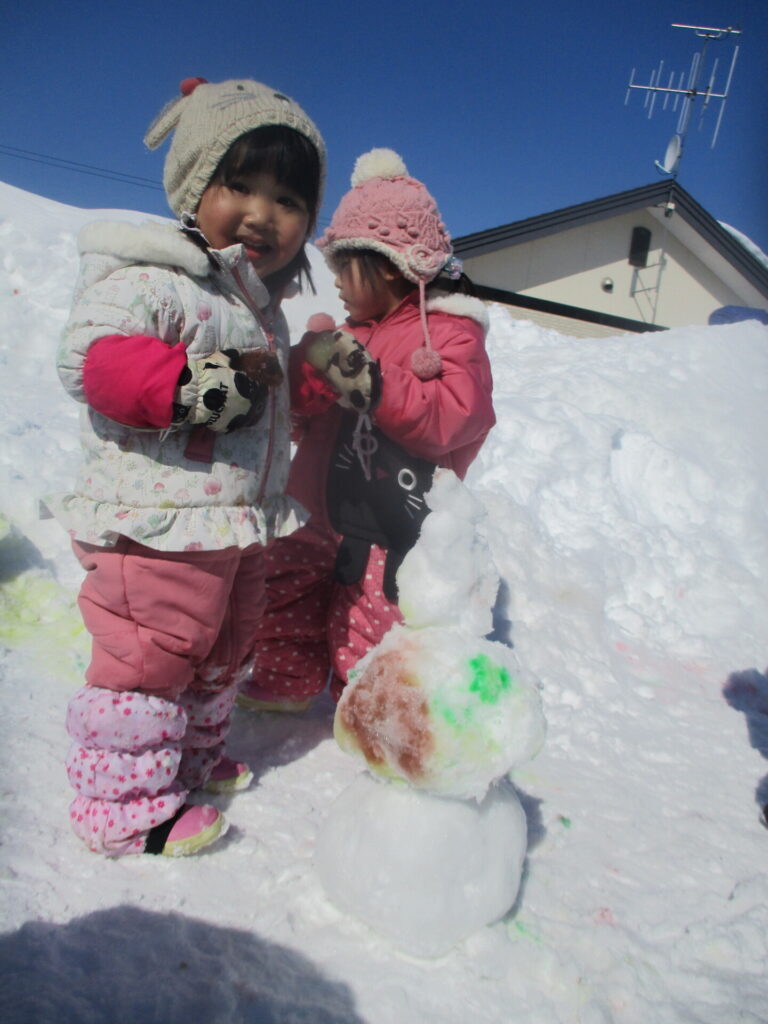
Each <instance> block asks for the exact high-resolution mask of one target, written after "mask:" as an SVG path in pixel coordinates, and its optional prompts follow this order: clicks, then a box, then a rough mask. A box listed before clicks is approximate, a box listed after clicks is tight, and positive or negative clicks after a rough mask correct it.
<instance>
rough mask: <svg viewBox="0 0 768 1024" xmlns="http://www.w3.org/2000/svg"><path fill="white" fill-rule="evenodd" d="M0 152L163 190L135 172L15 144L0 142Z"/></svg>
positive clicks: (123, 182)
mask: <svg viewBox="0 0 768 1024" xmlns="http://www.w3.org/2000/svg"><path fill="white" fill-rule="evenodd" d="M0 153H2V154H4V155H5V156H12V157H15V158H16V159H17V160H29V161H31V162H32V163H38V164H45V165H46V166H48V167H58V168H59V169H60V170H67V171H74V172H75V173H77V174H89V175H90V176H91V177H94V178H106V180H107V181H119V182H121V183H122V184H124V185H136V186H137V187H138V188H151V189H157V190H158V191H159V192H162V191H163V186H162V185H161V184H160V183H159V182H157V181H152V179H151V178H142V177H140V176H139V175H137V174H124V173H123V172H122V171H112V170H110V169H109V168H108V167H94V166H93V165H92V164H82V163H78V162H77V161H76V160H66V159H64V158H62V157H57V156H50V155H49V154H48V153H36V152H34V150H30V149H19V148H17V147H16V146H7V145H5V144H4V143H0Z"/></svg>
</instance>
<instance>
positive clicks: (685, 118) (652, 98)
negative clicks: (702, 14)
mask: <svg viewBox="0 0 768 1024" xmlns="http://www.w3.org/2000/svg"><path fill="white" fill-rule="evenodd" d="M672 28H684V29H690V30H691V31H692V32H693V33H694V34H695V35H696V36H698V37H699V38H700V39H703V40H704V42H703V45H702V47H701V50H700V51H698V52H697V53H694V55H693V57H692V59H691V66H690V68H689V70H688V75H687V80H686V74H685V72H684V71H681V72H680V73H679V74H678V73H676V72H674V71H670V72H669V73H668V77H667V78H666V84H664V81H665V71H664V61H663V60H661V61H659V66H658V68H656V69H655V70H654V71H652V72H651V76H650V81H649V84H648V85H639V84H637V83H636V82H635V68H632V74H631V76H630V79H629V85H628V86H627V95H626V97H625V99H624V106H626V105H627V104H628V103H629V97H630V95H631V90H632V89H642V90H644V91H645V103H644V106H645V109H646V110H647V111H648V118H649V119H650V118H652V117H653V112H654V108H655V105H656V100H657V98H658V97H659V96H661V95H663V97H664V100H663V105H662V109H663V110H666V109H667V107H668V105H669V103H670V101H671V102H672V104H673V105H672V110H673V112H676V111H677V109H678V106H679V107H680V113H679V115H678V119H677V128H676V129H675V134H674V135H673V136H672V138H671V139H670V140H669V143H668V144H667V150H666V152H665V154H664V159H663V160H662V161H659V160H656V161H654V163H655V166H656V168H657V170H658V171H659V173H660V174H670V175H672V177H677V172H678V169H679V167H680V161H681V160H682V157H683V148H684V146H685V138H686V135H687V134H688V129H689V128H690V125H691V121H692V119H693V108H694V104H695V103H696V100H698V99H700V98H701V99H703V101H704V102H703V105H702V108H701V113H700V116H699V130H701V127H702V123H703V120H704V114H705V113H706V111H707V107H708V106H709V104H710V102H711V101H712V100H720V110H719V112H718V115H717V122H716V124H715V130H714V133H713V135H712V142H711V143H710V149H714V147H715V144H716V142H717V136H718V134H719V132H720V125H721V124H722V121H723V112H724V110H725V101H726V100H727V98H728V90H729V89H730V87H731V81H732V79H733V69H734V68H735V67H736V58H737V57H738V55H739V47H738V46H734V48H733V56H732V57H731V66H730V69H729V71H728V75H727V77H726V81H725V87H724V88H722V90H721V91H720V92H715V80H716V77H717V68H718V61H719V58H717V57H715V60H714V62H713V64H712V68H711V71H710V73H709V80H708V81H707V84H706V85H702V82H703V81H704V79H705V76H706V57H707V47H708V46H709V44H710V42H711V41H713V40H720V39H727V38H729V37H730V36H739V35H741V29H738V28H731V27H730V26H729V27H728V28H708V27H707V26H705V25H678V24H673V25H672Z"/></svg>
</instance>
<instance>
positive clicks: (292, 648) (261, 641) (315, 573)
mask: <svg viewBox="0 0 768 1024" xmlns="http://www.w3.org/2000/svg"><path fill="white" fill-rule="evenodd" d="M318 518H319V517H318ZM338 543H339V539H338V538H337V536H336V535H335V534H330V533H328V532H327V530H324V529H323V528H322V524H317V523H316V520H310V522H309V523H308V525H307V526H305V527H303V528H302V529H301V530H297V531H296V533H292V534H291V535H290V537H284V538H281V539H280V540H277V541H275V543H274V544H271V545H270V547H269V548H268V549H267V552H266V563H267V582H266V592H267V604H266V609H265V611H264V615H263V617H262V619H261V622H260V625H259V627H258V630H257V633H256V646H255V649H254V654H255V660H254V664H253V680H252V682H251V683H249V684H248V685H247V687H246V689H247V692H248V694H249V695H251V696H257V697H258V696H260V697H263V699H265V700H268V699H270V698H271V699H279V700H296V701H300V700H304V699H305V698H307V697H310V696H314V695H315V694H317V693H320V692H321V691H322V690H323V689H324V688H325V684H326V681H327V679H328V675H329V669H333V678H332V681H331V693H332V694H333V696H334V698H335V699H337V700H338V698H339V696H340V695H341V691H342V689H343V687H344V686H345V685H346V682H347V678H348V673H349V671H350V669H352V668H354V666H355V665H356V664H357V662H358V661H359V660H360V658H362V657H363V655H364V654H366V653H367V652H368V651H369V650H370V649H371V648H372V647H375V646H376V644H378V643H379V642H380V640H381V639H382V637H383V636H384V634H385V633H386V632H387V631H388V630H389V628H390V627H391V626H392V625H393V623H395V622H402V621H403V618H402V615H401V614H400V610H399V608H398V607H397V605H395V604H392V603H391V602H390V601H388V600H387V598H386V597H385V596H384V593H383V586H382V583H383V577H384V558H385V554H386V552H384V551H383V550H382V549H381V548H379V547H376V546H375V545H372V546H371V554H370V557H369V559H368V566H367V568H366V571H365V573H364V575H363V578H362V579H361V580H360V581H359V582H358V583H355V584H353V585H351V586H343V585H342V584H340V583H337V582H336V580H335V579H334V571H333V567H334V561H335V558H336V549H337V547H338Z"/></svg>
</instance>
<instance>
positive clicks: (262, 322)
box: [229, 267, 277, 505]
mask: <svg viewBox="0 0 768 1024" xmlns="http://www.w3.org/2000/svg"><path fill="white" fill-rule="evenodd" d="M229 273H230V274H231V275H232V278H233V280H234V282H235V284H236V285H237V287H238V289H239V290H240V294H241V295H242V296H243V299H244V300H245V304H246V306H247V307H248V309H250V311H251V312H252V313H253V315H254V316H255V317H256V320H257V321H258V323H259V326H260V327H261V332H262V334H263V335H264V337H265V339H266V342H267V348H268V349H269V351H270V352H274V351H275V335H274V332H273V331H272V328H271V326H270V325H269V324H268V323H267V320H266V317H265V316H264V314H263V313H262V312H261V310H260V309H259V307H258V306H257V305H256V303H255V302H254V301H253V300H252V299H251V296H250V294H249V293H248V290H247V289H246V287H245V285H244V284H243V281H242V278H241V277H240V274H239V273H238V271H237V270H236V268H235V267H232V268H231V269H230V271H229ZM268 405H269V434H268V436H267V454H266V458H265V459H264V474H263V476H262V478H261V486H260V487H259V491H258V494H257V495H256V504H257V505H261V503H262V501H263V500H264V495H265V493H266V490H267V480H268V479H269V474H270V470H271V469H272V454H273V452H274V436H275V420H276V418H277V399H276V398H275V396H274V389H273V388H270V389H269V394H268Z"/></svg>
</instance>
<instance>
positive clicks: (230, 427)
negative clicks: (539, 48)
mask: <svg viewBox="0 0 768 1024" xmlns="http://www.w3.org/2000/svg"><path fill="white" fill-rule="evenodd" d="M171 132H173V133H174V134H173V140H172V143H171V146H170V149H169V152H168V156H167V159H166V163H165V172H164V184H165V189H166V193H167V196H168V201H169V203H170V206H171V208H172V209H173V210H174V212H175V213H176V215H177V217H178V218H179V220H178V223H177V224H170V223H163V224H160V223H148V224H144V225H141V226H133V225H129V224H111V223H110V224H107V223H97V224H93V225H90V226H88V227H87V228H86V229H85V230H84V231H83V233H82V235H81V238H80V249H81V254H82V265H81V273H80V279H79V281H78V285H77V290H76V294H75V300H74V304H73V309H72V313H71V316H70V319H69V322H68V324H67V327H66V329H65V332H64V336H63V341H62V345H61V349H60V353H59V360H58V366H59V373H60V376H61V380H62V382H63V384H64V386H65V388H66V389H67V391H68V392H69V393H70V394H71V395H72V396H73V397H74V398H75V399H77V400H78V401H80V402H82V403H84V409H83V413H82V442H83V448H84V464H83V467H82V471H81V473H80V476H79V480H78V483H77V486H76V488H75V490H74V491H73V493H71V494H66V495H59V496H57V497H55V498H53V499H51V500H50V501H49V505H50V506H51V509H52V511H53V513H54V514H55V515H56V516H57V518H58V519H59V520H60V521H61V522H62V523H63V524H64V526H65V527H66V528H67V529H68V531H69V533H70V535H71V537H72V541H73V547H74V551H75V554H76V555H77V557H78V558H79V560H80V562H81V563H82V565H83V567H84V568H85V570H86V576H85V580H84V582H83V585H82V589H81V592H80V597H79V604H80V608H81V611H82V614H83V618H84V621H85V625H86V627H87V628H88V630H89V631H90V633H91V635H92V637H93V649H92V660H91V663H90V666H89V668H88V670H87V673H86V680H87V685H86V686H85V687H84V688H83V689H81V690H79V691H78V692H77V693H76V694H75V696H74V697H73V698H72V700H71V702H70V704H69V709H68V714H67V728H68V731H69V734H70V737H71V739H72V746H71V748H70V751H69V754H68V758H67V770H68V774H69V779H70V782H71V784H72V786H73V787H74V789H75V792H76V796H75V799H74V801H73V803H72V805H71V808H70V814H71V820H72V825H73V827H74V829H75V832H76V833H77V834H78V835H79V836H80V837H81V838H82V839H83V840H84V841H85V842H86V844H87V845H88V846H89V847H90V849H92V850H94V851H97V852H100V853H104V854H106V855H108V856H121V855H123V854H128V853H162V854H165V855H171V856H178V855H183V854H188V853H193V852H195V851H196V850H198V849H200V848H202V847H203V846H206V845H207V844H209V843H211V842H213V841H214V840H215V839H216V838H217V837H218V836H219V835H220V834H221V833H222V831H223V829H224V827H225V822H224V819H223V817H222V815H221V814H220V813H219V811H218V810H217V809H216V808H214V807H212V806H209V805H204V804H187V802H186V801H187V796H188V794H189V792H190V790H193V789H197V788H200V787H207V788H209V789H214V790H217V791H219V792H221V791H232V790H236V789H240V788H244V786H246V785H248V783H249V781H250V778H251V773H250V771H249V770H248V767H247V766H246V765H244V764H241V763H236V762H233V761H231V760H230V759H228V758H226V757H224V755H223V750H224V738H225V735H226V733H227V731H228V723H229V716H230V712H231V708H232V704H233V702H234V698H235V693H236V690H237V686H238V682H239V681H240V679H241V678H242V677H243V675H244V673H246V672H247V670H248V667H249V659H250V655H251V650H250V648H251V646H252V644H253V637H254V635H255V632H256V625H257V624H258V621H259V619H260V616H261V614H262V608H263V603H264V599H263V595H264V557H263V552H264V546H265V545H266V543H267V542H268V541H269V540H270V539H271V538H273V537H280V536H285V535H286V534H288V533H290V532H291V531H292V530H294V529H295V528H296V527H297V526H299V525H301V523H302V521H303V510H302V509H301V508H300V506H298V505H297V504H296V503H295V502H293V501H292V500H291V499H289V498H288V497H287V496H286V495H285V485H286V480H287V474H288V464H289V443H290V442H289V409H288V393H287V387H286V385H285V384H284V383H283V379H282V376H283V375H282V371H283V369H284V367H285V365H286V360H287V352H288V346H289V339H288V331H287V327H286V323H285V318H284V316H283V315H282V313H281V312H280V309H279V307H280V301H281V298H282V297H283V295H284V294H285V291H286V289H287V288H288V287H290V286H291V282H292V281H293V279H294V278H296V277H298V279H299V281H301V279H302V276H303V275H307V274H308V270H309V264H308V260H307V257H306V254H305V250H304V243H305V241H306V239H307V237H308V235H309V233H310V231H311V230H312V228H313V226H314V221H315V217H316V213H317V210H318V207H319V204H320V196H321V189H322V181H323V175H324V165H325V150H324V146H323V141H322V139H321V137H320V135H319V133H318V131H317V129H316V127H315V126H314V124H313V123H312V121H311V120H310V119H309V118H308V117H307V115H306V114H305V113H304V111H303V110H301V108H300V107H299V106H298V105H297V104H295V103H294V102H293V101H292V100H290V99H289V98H288V97H286V96H284V95H282V94H281V93H277V92H275V91H274V90H272V89H270V88H269V87H267V86H265V85H262V84H260V83H258V82H253V81H250V80H235V81H228V82H222V83H219V84H210V83H207V82H206V81H205V80H203V79H187V80H186V81H185V82H182V86H181V95H180V96H179V97H178V98H177V99H175V100H173V101H172V102H171V103H170V104H168V105H167V106H166V107H165V108H164V109H163V110H162V111H161V113H160V115H159V116H158V118H157V119H156V120H155V122H154V123H153V125H152V126H151V127H150V129H149V132H148V134H147V137H146V139H145V141H146V143H147V145H148V146H150V147H151V148H154V147H156V146H158V145H160V143H161V142H162V141H163V140H164V139H165V138H166V137H167V136H168V135H169V134H170V133H171ZM293 287H295V285H293Z"/></svg>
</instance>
